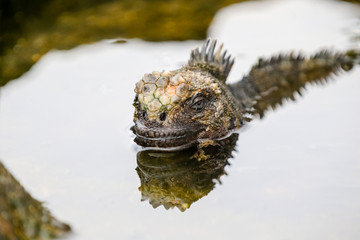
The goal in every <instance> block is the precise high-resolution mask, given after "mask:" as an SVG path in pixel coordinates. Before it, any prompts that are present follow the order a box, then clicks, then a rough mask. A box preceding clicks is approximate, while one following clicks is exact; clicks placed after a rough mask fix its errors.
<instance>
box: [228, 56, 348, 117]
mask: <svg viewBox="0 0 360 240" xmlns="http://www.w3.org/2000/svg"><path fill="white" fill-rule="evenodd" d="M353 62H354V61H353V59H352V58H351V57H349V56H348V55H347V54H341V53H332V52H330V51H320V52H318V53H316V54H314V55H312V56H311V57H304V56H303V55H301V54H299V55H294V54H288V55H278V56H275V57H272V58H270V59H267V60H264V59H259V61H258V63H257V64H256V65H254V66H253V67H252V69H251V71H250V73H249V74H248V75H247V76H245V77H244V78H243V79H242V80H241V81H240V82H237V83H235V84H231V85H229V88H230V90H231V92H232V94H233V95H234V96H235V98H236V99H237V100H238V101H239V102H240V105H241V108H242V111H243V112H244V113H250V114H252V115H253V114H258V115H260V117H263V115H264V112H265V111H266V110H267V109H268V108H270V107H271V108H275V107H276V106H277V105H281V103H282V101H283V100H284V99H292V100H294V93H295V92H298V93H299V94H300V95H301V89H303V88H304V87H305V85H306V84H307V83H325V82H326V81H327V80H328V79H329V78H330V77H331V76H332V75H334V74H337V73H338V72H341V71H348V70H350V69H351V68H352V67H353Z"/></svg>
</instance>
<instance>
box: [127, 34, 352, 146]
mask: <svg viewBox="0 0 360 240" xmlns="http://www.w3.org/2000/svg"><path fill="white" fill-rule="evenodd" d="M215 47H216V41H211V40H210V39H208V40H207V41H206V43H205V44H204V45H203V46H202V48H201V49H198V48H197V49H194V50H193V51H192V52H191V57H190V60H189V62H188V64H187V65H186V66H184V67H182V68H180V69H177V70H174V71H163V72H152V73H151V74H145V76H144V77H143V78H142V79H141V80H140V81H139V82H138V83H137V84H136V88H135V93H136V97H135V101H134V106H135V114H134V122H135V126H134V127H133V131H134V133H135V134H136V138H135V142H136V143H138V144H139V145H141V146H144V147H155V148H165V149H173V148H185V147H187V146H190V145H192V144H194V143H196V142H200V143H201V142H206V144H211V141H210V142H209V141H208V140H209V139H210V140H212V139H219V138H223V137H225V136H227V135H228V134H229V133H231V132H233V131H234V130H237V129H239V128H241V126H243V125H244V123H245V122H247V121H250V120H251V118H249V116H253V115H255V114H258V115H260V116H263V114H264V111H265V110H266V109H268V108H269V107H274V106H276V105H277V104H280V103H281V102H282V100H283V99H286V98H290V99H293V94H294V92H296V91H297V92H299V91H300V89H301V88H303V87H304V86H305V84H306V83H308V82H319V81H324V79H327V78H328V77H329V76H331V75H332V74H336V73H337V72H339V71H341V70H345V71H347V70H350V69H351V68H352V66H353V62H354V56H356V54H352V52H348V53H346V54H342V53H331V52H328V51H321V52H319V53H317V54H315V55H313V56H311V57H309V58H305V57H303V56H301V55H294V54H288V55H279V56H276V57H273V58H271V59H269V60H262V59H260V60H259V62H258V63H257V64H256V65H255V66H253V68H252V69H251V71H250V73H249V74H248V75H247V76H245V77H244V78H243V79H242V80H241V81H239V82H237V83H234V84H226V83H225V81H226V78H227V76H228V74H229V72H230V70H231V67H232V65H233V63H234V60H233V59H232V58H231V56H230V55H227V53H226V51H224V52H223V51H222V45H220V47H219V48H218V49H215Z"/></svg>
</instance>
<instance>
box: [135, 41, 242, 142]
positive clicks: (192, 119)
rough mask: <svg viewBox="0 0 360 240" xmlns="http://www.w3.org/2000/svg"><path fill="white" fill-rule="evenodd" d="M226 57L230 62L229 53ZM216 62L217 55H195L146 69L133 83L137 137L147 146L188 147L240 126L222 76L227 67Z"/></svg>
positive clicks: (233, 103) (234, 105)
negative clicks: (165, 67)
mask: <svg viewBox="0 0 360 240" xmlns="http://www.w3.org/2000/svg"><path fill="white" fill-rule="evenodd" d="M207 44H208V43H207ZM196 50H197V49H195V50H194V51H196ZM205 50H207V47H206V48H205ZM194 51H193V53H192V56H193V55H194ZM209 51H210V49H209ZM220 51H221V49H220ZM198 53H199V54H201V52H199V51H198ZM209 54H210V53H209V52H207V53H206V54H205V55H204V56H205V57H208V55H209ZM212 56H214V53H213V50H212ZM221 59H223V57H221ZM221 59H220V60H221ZM224 61H225V60H224ZM226 63H227V64H230V63H229V58H228V61H227V62H226ZM222 67H224V66H222ZM217 68H219V67H218V66H217V65H216V62H215V59H213V61H212V62H206V61H205V59H201V58H199V59H198V61H195V60H194V58H193V57H192V58H191V59H190V61H189V65H187V66H185V67H183V68H181V69H178V70H174V71H162V72H152V73H150V74H145V75H144V77H143V78H142V79H141V80H140V81H139V82H138V83H137V84H136V87H135V93H136V97H135V100H134V106H135V114H134V123H135V126H134V128H133V131H134V133H135V134H136V138H135V142H136V143H137V144H139V145H141V146H144V147H155V148H173V147H186V146H189V145H192V144H193V143H195V142H196V141H198V140H203V139H217V138H221V137H224V136H226V135H227V134H229V132H230V131H231V130H233V129H236V128H238V127H239V126H240V125H241V124H240V122H241V120H240V118H239V116H238V114H239V113H238V111H236V109H237V108H236V104H235V102H234V101H235V100H234V99H233V97H232V95H231V94H230V92H229V91H228V90H227V86H226V85H225V83H224V81H220V80H219V79H218V78H219V77H221V75H220V74H223V72H221V71H220V70H221V69H217ZM216 71H218V72H216ZM216 73H218V75H217V74H216ZM225 78H226V77H225Z"/></svg>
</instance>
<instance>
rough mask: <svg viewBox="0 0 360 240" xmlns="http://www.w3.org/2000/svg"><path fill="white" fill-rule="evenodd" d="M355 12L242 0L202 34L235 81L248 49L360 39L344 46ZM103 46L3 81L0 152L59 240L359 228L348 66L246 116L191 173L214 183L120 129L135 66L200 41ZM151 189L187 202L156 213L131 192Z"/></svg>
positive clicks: (358, 165) (339, 5) (336, 234)
mask: <svg viewBox="0 0 360 240" xmlns="http://www.w3.org/2000/svg"><path fill="white" fill-rule="evenodd" d="M309 9H311V10H309ZM305 16H306V17H305ZM359 16H360V9H359V7H358V6H357V5H352V4H349V3H343V2H335V1H269V2H249V3H243V4H239V5H234V6H230V7H229V8H226V9H224V10H221V11H220V12H219V13H218V14H217V15H216V17H215V19H214V22H213V23H212V25H211V26H210V29H209V30H208V35H210V36H212V37H214V38H218V39H219V40H220V41H222V42H224V43H225V47H227V48H228V49H229V51H230V52H231V53H232V54H233V55H234V56H235V57H236V63H235V65H234V68H233V70H232V73H231V75H230V78H231V79H230V80H231V81H236V80H237V79H240V78H241V76H242V75H243V74H244V73H246V72H247V71H248V69H249V68H250V67H251V65H252V64H253V63H254V62H255V61H256V59H257V58H258V57H259V56H269V55H270V54H272V53H278V52H279V51H283V52H287V51H290V50H294V49H300V50H302V51H303V52H305V53H311V52H313V51H315V50H318V49H319V48H325V47H326V48H332V49H339V50H344V49H348V48H353V47H359V46H358V42H354V41H351V39H352V37H353V36H354V34H355V35H356V33H357V32H358V26H359V25H358V21H359ZM112 42H113V41H112V40H109V41H102V42H98V43H95V44H92V45H86V46H80V47H77V48H75V49H72V50H70V51H55V50H53V51H51V52H50V53H48V54H46V55H45V56H44V57H43V58H42V59H41V60H40V61H39V62H38V63H37V64H36V65H34V67H33V68H32V69H31V71H29V72H28V73H26V74H25V75H23V76H22V77H21V78H20V79H18V80H17V81H13V82H10V83H9V84H7V85H6V86H5V87H4V88H2V89H1V101H0V111H1V115H0V149H1V150H0V157H1V159H3V161H4V163H6V166H8V167H9V169H10V170H11V171H12V172H13V173H14V175H15V176H16V177H17V178H18V179H19V180H20V182H22V183H23V185H24V186H25V187H26V188H27V189H28V190H29V192H30V193H32V194H33V195H34V196H35V197H36V198H38V199H41V200H44V201H45V202H46V205H47V206H48V207H49V208H50V209H51V210H52V212H53V213H54V214H55V215H56V216H58V217H59V218H60V219H62V220H64V221H66V222H68V223H70V224H71V226H72V227H73V229H74V234H73V235H71V236H70V237H69V239H119V238H121V239H168V238H169V237H171V238H173V239H184V238H187V239H199V238H200V239H205V238H207V239H219V238H220V237H222V238H223V237H226V238H228V239H238V238H244V239H358V238H359V237H360V232H359V228H358V226H359V224H360V211H359V210H360V204H359V203H360V178H359V170H360V148H359V143H360V125H359V124H358V123H359V122H360V114H359V110H358V108H357V106H359V104H360V98H359V94H358V92H359V89H360V82H359V73H360V72H359V69H358V68H357V69H354V70H353V71H352V72H350V73H349V74H343V75H340V76H338V77H335V79H336V81H331V82H330V84H328V85H327V86H326V87H317V86H310V87H308V91H307V92H306V94H304V95H305V96H304V97H303V98H300V97H299V96H297V102H296V103H293V102H291V103H290V102H289V103H285V105H284V106H283V107H281V108H278V109H276V110H275V111H273V112H269V113H268V114H267V116H266V117H265V118H264V119H263V120H261V121H260V120H256V121H253V122H252V123H250V124H249V125H248V127H247V128H246V129H244V130H243V131H241V132H240V133H239V138H238V141H237V143H236V150H237V151H236V152H233V153H232V154H233V155H234V158H231V159H228V162H229V163H230V165H228V164H227V162H226V161H224V159H225V158H223V161H220V162H219V161H209V163H210V166H212V167H208V166H203V165H201V164H200V163H199V165H197V164H195V165H196V166H194V167H193V168H190V169H199V170H197V171H196V172H197V173H200V175H201V174H203V173H204V172H205V171H207V170H216V171H215V173H211V172H210V175H211V174H213V175H212V176H214V177H213V179H217V178H219V180H220V181H221V183H222V184H219V183H218V181H217V180H215V181H214V183H215V184H214V183H213V180H211V179H206V178H204V177H196V175H193V174H190V173H191V171H190V170H186V169H187V168H186V167H187V166H188V165H187V164H189V163H187V164H185V165H181V164H180V165H181V166H182V168H181V167H179V168H177V167H175V168H174V167H173V165H172V164H174V162H171V161H170V162H168V163H167V161H169V160H166V159H168V156H166V155H165V156H163V155H156V154H155V155H154V154H149V153H146V152H142V153H138V151H139V150H140V148H139V147H137V146H136V145H135V144H134V143H133V142H132V139H133V136H132V133H131V132H130V130H129V128H130V127H131V125H132V114H133V109H132V106H131V104H132V100H133V97H134V92H133V89H134V86H135V83H136V82H137V81H138V80H139V79H140V78H141V77H142V76H143V74H144V73H146V72H151V71H153V70H163V69H174V68H177V67H179V66H181V65H182V64H184V63H185V62H186V61H187V58H188V55H189V52H190V50H191V49H192V48H194V47H195V46H196V45H200V44H202V42H201V41H185V42H159V43H152V42H145V41H142V40H137V39H130V40H128V41H127V42H126V43H125V44H112ZM141 154H143V157H144V158H141V159H143V160H141V159H140V157H139V156H141ZM189 155H191V154H189ZM186 156H187V155H186V154H185V158H184V159H186ZM161 157H163V160H164V159H165V160H164V161H165V164H164V162H162V161H161ZM153 158H157V159H158V160H159V158H160V160H159V161H160V162H156V164H152V163H151V159H153ZM216 159H217V160H219V159H218V158H216ZM180 160H181V158H180ZM180 160H179V162H180V163H182V161H180ZM185 162H186V161H185ZM211 163H213V165H211ZM190 165H191V164H190ZM154 168H155V169H160V171H159V172H161V173H162V175H161V174H160V175H156V174H155V175H154ZM164 169H165V170H164ZM181 171H184V173H183V175H182V176H184V178H183V179H182V178H181V177H180V175H179V174H182V173H181ZM164 172H170V173H172V174H175V175H176V176H177V177H173V178H171V177H170V178H168V177H167V176H168V175H165V174H164ZM185 172H186V174H185ZM225 172H226V173H227V175H225ZM192 177H194V178H193V179H192ZM161 178H163V179H161ZM171 179H172V180H171ZM162 180H164V181H162ZM181 180H186V181H187V182H186V181H185V182H186V183H184V184H183V183H181ZM200 180H204V182H201V181H200ZM166 181H168V182H167V183H166ZM169 181H170V182H169ZM197 181H200V182H197ZM164 182H165V183H166V184H164ZM179 182H180V183H179ZM172 183H173V185H172ZM177 183H178V184H177ZM186 184H187V185H186ZM191 184H194V185H191ZM184 185H186V186H187V187H186V188H185V190H186V191H187V193H188V195H186V196H188V198H187V199H190V200H186V201H187V202H185V204H186V205H183V202H181V201H180V199H181V197H179V194H180V195H181V194H183V193H184V192H186V191H184V190H182V189H181V188H179V187H181V186H184ZM159 186H161V187H159ZM194 186H195V187H194ZM139 187H140V189H139ZM151 188H152V189H155V190H156V191H159V194H158V195H157V196H160V197H163V199H164V200H166V199H165V198H166V197H164V196H169V195H165V194H164V193H173V194H174V196H175V197H173V198H172V199H177V201H175V202H176V203H181V204H180V205H181V206H186V207H188V206H190V205H191V206H190V208H189V209H187V210H186V211H184V212H182V211H180V210H178V209H177V208H176V207H175V208H174V209H170V210H166V209H165V208H164V207H163V206H161V205H160V206H159V207H157V208H155V209H154V208H153V206H157V205H158V202H154V201H152V204H149V200H145V201H141V198H142V194H143V195H144V192H145V195H146V193H148V192H149V191H147V192H146V189H147V190H149V189H151ZM172 188H174V189H175V188H177V191H178V193H179V194H176V192H175V193H174V191H170V190H171V189H172ZM161 189H165V190H163V192H161ZM189 189H192V190H191V191H192V192H190V190H189ZM194 189H195V190H196V191H195V190H194ZM199 189H200V190H199ZM140 190H143V192H141V191H140ZM161 194H163V195H161ZM186 196H185V197H184V195H182V197H183V198H184V199H186ZM147 197H148V195H147ZM168 199H169V198H168ZM195 199H196V200H197V201H195V202H192V203H191V204H190V202H191V201H193V200H195ZM180 205H179V206H180ZM166 207H171V206H170V205H166Z"/></svg>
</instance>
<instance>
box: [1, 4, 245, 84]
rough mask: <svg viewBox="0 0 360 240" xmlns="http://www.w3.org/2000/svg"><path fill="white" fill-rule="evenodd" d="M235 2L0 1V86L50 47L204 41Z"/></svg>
mask: <svg viewBox="0 0 360 240" xmlns="http://www.w3.org/2000/svg"><path fill="white" fill-rule="evenodd" d="M235 2H241V1H239V0H238V1H236V0H206V1H205V0H197V1H188V0H154V1H150V0H121V1H116V0H101V1H95V0H77V1H70V0H50V1H47V0H36V1H32V2H29V1H22V0H3V1H1V3H0V4H1V5H0V23H1V26H0V27H1V28H0V33H1V35H0V55H1V58H0V69H1V73H0V79H1V80H0V84H1V85H4V84H5V83H6V82H7V81H9V80H11V79H14V78H17V77H19V76H21V74H23V73H24V72H25V71H27V70H28V69H30V67H31V66H32V65H33V64H34V63H36V62H37V61H38V60H39V59H40V58H41V56H43V55H44V54H45V53H47V52H48V51H49V50H51V49H70V48H73V47H75V46H77V45H80V44H84V43H91V42H96V41H99V40H101V39H111V38H141V39H144V40H148V41H169V40H188V39H204V38H205V37H206V30H207V28H208V27H209V25H210V23H211V20H212V18H213V17H214V15H215V13H216V12H217V11H218V10H219V9H221V8H223V7H225V6H228V5H229V4H232V3H235Z"/></svg>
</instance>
